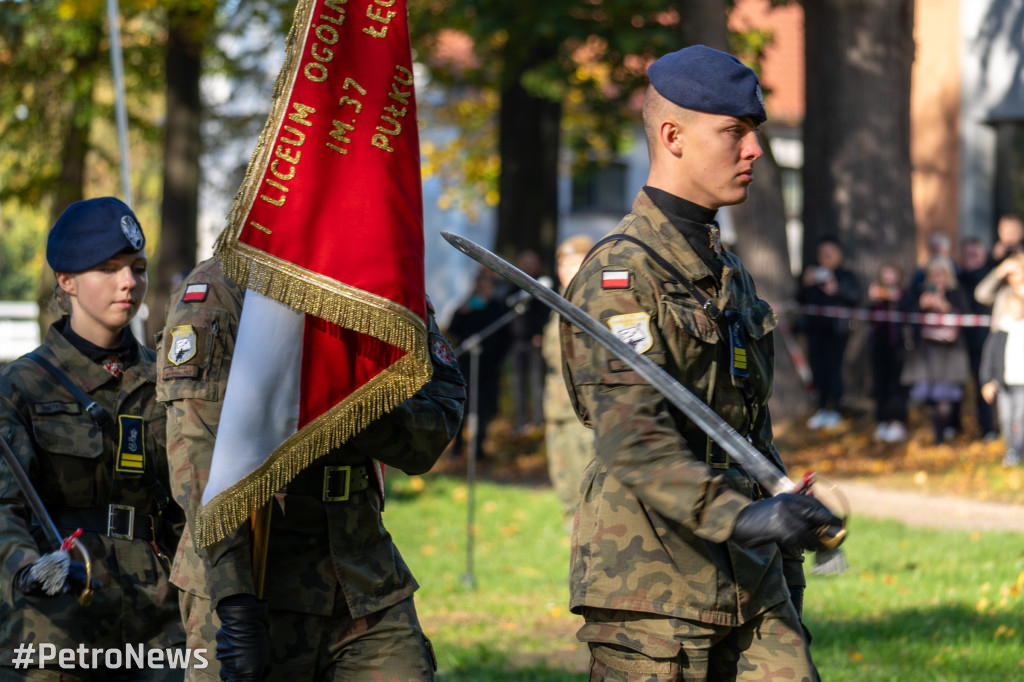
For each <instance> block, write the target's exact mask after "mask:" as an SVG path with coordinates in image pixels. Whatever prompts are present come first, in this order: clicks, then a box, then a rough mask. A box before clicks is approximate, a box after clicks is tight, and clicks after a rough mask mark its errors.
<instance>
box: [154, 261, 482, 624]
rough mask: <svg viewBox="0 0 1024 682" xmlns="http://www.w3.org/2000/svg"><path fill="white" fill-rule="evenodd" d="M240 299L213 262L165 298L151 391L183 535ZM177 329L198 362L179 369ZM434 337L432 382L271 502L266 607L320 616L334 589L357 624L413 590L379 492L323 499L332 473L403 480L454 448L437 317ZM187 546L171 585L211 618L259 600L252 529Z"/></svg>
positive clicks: (187, 538)
mask: <svg viewBox="0 0 1024 682" xmlns="http://www.w3.org/2000/svg"><path fill="white" fill-rule="evenodd" d="M189 285H196V286H198V287H199V288H200V289H201V291H202V292H203V295H202V297H201V298H202V300H186V299H185V297H184V292H185V289H186V288H187V287H188V286H189ZM196 286H193V290H195V289H196ZM244 294H245V290H244V289H243V288H242V287H240V286H239V285H237V284H235V283H234V282H233V281H231V280H230V279H229V278H227V277H226V276H225V275H224V274H223V273H222V271H221V268H220V265H219V263H218V262H217V261H216V260H215V259H211V260H208V261H205V262H203V263H200V264H199V265H198V266H196V268H195V270H193V271H192V273H191V275H190V276H189V277H188V278H187V279H186V281H185V282H183V283H182V286H181V287H180V288H179V289H178V290H177V291H176V292H175V293H174V295H172V297H171V299H170V302H169V305H168V314H167V323H166V328H165V331H164V334H163V335H162V339H161V342H160V344H159V345H158V358H157V359H158V363H159V364H158V367H159V381H158V388H157V391H158V398H159V400H161V401H164V402H166V403H167V406H168V413H167V431H168V441H167V442H168V458H169V460H170V463H171V475H172V481H171V484H172V492H173V495H174V497H175V499H176V500H177V502H178V503H179V504H180V505H181V507H182V508H183V509H184V510H185V516H186V519H187V521H188V526H189V527H191V526H192V524H193V523H194V521H195V513H196V510H197V509H198V508H199V503H200V500H201V499H202V492H203V488H204V486H205V485H206V481H207V477H208V475H209V469H210V462H211V460H212V457H213V446H214V439H215V438H216V434H217V426H218V423H219V420H220V411H221V406H222V400H223V399H224V393H225V390H226V388H227V380H228V370H229V369H230V364H231V358H232V355H233V352H234V347H235V338H236V336H237V332H238V323H239V319H240V316H241V310H242V301H243V298H244ZM181 325H191V326H192V327H193V330H194V333H195V339H196V341H195V351H196V352H195V355H194V356H193V357H191V358H190V359H188V360H187V361H185V362H179V364H177V365H175V364H174V363H172V362H170V361H169V358H168V352H170V350H171V349H169V345H170V344H169V343H168V339H170V338H171V332H170V330H173V329H174V328H175V327H179V326H181ZM429 331H430V343H431V347H432V348H435V349H437V350H439V351H440V352H433V353H432V354H431V357H432V358H433V360H434V375H433V378H432V379H431V381H430V382H428V383H427V384H426V385H425V386H424V387H423V388H421V389H420V390H419V391H418V392H417V393H416V395H414V396H413V397H412V398H410V399H409V400H407V401H405V402H404V403H402V404H400V405H399V406H398V407H397V408H395V410H393V411H392V412H391V413H389V414H387V415H385V416H384V417H381V418H380V419H379V420H378V421H377V422H375V423H374V424H372V425H370V427H368V428H367V429H365V430H364V431H362V432H361V433H360V434H359V435H357V436H356V437H355V438H353V439H351V440H350V441H348V442H347V443H346V444H344V445H343V446H342V447H340V448H338V449H335V450H331V451H329V452H327V453H325V454H324V456H323V457H322V458H321V459H319V460H317V461H316V462H315V463H314V464H313V465H312V466H311V467H309V468H307V469H306V470H304V471H303V472H302V473H300V474H299V475H298V476H297V477H296V478H295V479H294V480H293V481H292V482H291V483H289V484H288V486H287V489H286V490H284V491H280V492H279V493H278V494H277V495H276V496H275V497H276V500H277V502H276V503H275V504H274V505H272V512H271V523H270V540H269V552H268V558H267V568H266V576H267V577H266V581H265V585H264V594H263V596H264V598H265V599H267V600H268V601H269V602H270V605H271V608H274V609H284V610H289V611H297V612H300V613H308V614H316V615H327V614H330V612H331V609H332V607H333V605H334V603H335V595H336V593H337V591H338V590H341V591H342V592H343V594H344V597H345V599H346V602H347V603H348V606H349V609H350V610H351V612H352V615H353V616H354V617H357V618H359V617H363V616H365V615H367V614H370V613H374V612H376V611H378V610H380V609H382V608H385V607H388V606H391V605H393V604H395V603H397V602H399V601H401V600H402V599H405V598H406V597H408V596H409V595H410V594H412V593H413V591H414V590H415V589H416V587H417V585H416V582H415V580H414V579H413V577H412V574H411V573H410V571H409V568H408V567H407V566H406V564H405V561H404V560H403V559H402V557H401V555H400V554H399V552H398V548H397V547H395V544H394V542H393V541H392V539H391V536H390V534H389V533H388V532H387V530H386V529H385V528H384V525H383V523H382V520H381V508H382V500H381V497H380V494H379V492H377V491H376V490H375V487H376V486H375V485H371V486H370V487H369V488H368V489H366V490H362V491H358V492H354V493H352V495H351V497H350V498H349V499H348V500H347V501H345V502H324V501H322V499H321V491H322V480H323V471H324V466H328V465H367V464H369V463H370V462H371V459H376V460H378V461H380V462H383V463H384V464H385V465H387V466H390V467H395V468H398V469H401V470H403V471H405V472H407V473H411V474H419V473H424V472H426V471H428V470H429V469H430V468H431V467H432V466H433V465H434V463H435V462H436V461H437V458H438V457H439V456H440V455H441V453H442V452H443V451H444V449H445V447H446V446H447V445H448V443H449V442H450V440H451V439H452V438H453V437H454V435H455V432H456V430H457V429H458V428H459V426H460V424H461V421H462V408H463V404H464V402H465V399H466V390H465V384H464V382H463V380H462V375H461V374H460V373H459V371H458V369H457V365H456V364H455V360H454V354H453V353H452V352H451V348H450V346H449V345H448V343H447V341H446V340H444V339H443V338H442V337H441V336H440V333H439V332H438V331H437V326H436V325H435V324H434V321H433V315H431V316H430V327H429ZM371 475H372V474H371ZM289 490H291V491H292V492H288V491H289ZM296 491H301V492H296ZM314 491H315V494H314ZM191 537H192V534H191V531H190V529H189V528H188V527H187V528H186V530H185V534H184V535H183V537H182V542H181V545H180V546H179V548H178V554H177V556H176V557H175V561H174V568H173V572H172V578H171V579H172V580H173V582H174V583H175V584H176V585H178V586H179V587H180V588H181V589H183V590H188V591H189V592H192V593H194V594H197V595H199V596H201V597H209V598H210V599H212V601H213V602H214V604H213V605H214V608H216V605H217V603H218V602H219V600H220V599H223V598H224V597H227V596H230V595H232V594H238V593H255V590H254V587H253V580H252V560H251V555H250V552H251V549H250V543H249V528H248V524H244V525H243V527H241V528H239V529H237V530H236V531H235V532H233V533H231V534H230V535H229V536H228V537H227V538H225V539H224V540H222V541H219V542H217V543H214V544H213V545H211V546H210V547H208V548H206V549H203V550H198V551H197V549H196V547H195V545H194V543H193V542H192V540H191Z"/></svg>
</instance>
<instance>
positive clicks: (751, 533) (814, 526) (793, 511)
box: [732, 493, 843, 552]
mask: <svg viewBox="0 0 1024 682" xmlns="http://www.w3.org/2000/svg"><path fill="white" fill-rule="evenodd" d="M842 527H843V520H842V519H840V518H839V517H838V516H836V515H835V514H833V513H832V512H830V511H829V510H828V507H826V506H825V505H823V504H822V503H821V502H818V500H816V499H814V498H813V497H810V496H809V495H797V494H794V493H783V494H781V495H776V496H775V497H769V498H768V499H767V500H758V501H757V502H753V503H751V504H750V505H748V506H747V507H746V508H744V509H743V511H741V512H740V515H739V516H737V517H736V525H735V527H734V528H733V531H732V540H733V542H735V543H736V544H738V545H741V546H744V547H757V546H759V545H765V544H768V543H769V542H776V543H778V544H779V545H780V546H782V547H785V548H787V549H790V550H792V551H800V550H804V549H809V550H813V551H815V552H817V551H820V550H823V549H825V545H823V544H822V542H821V538H822V535H825V536H833V535H835V534H836V533H838V532H839V531H840V530H841V529H842Z"/></svg>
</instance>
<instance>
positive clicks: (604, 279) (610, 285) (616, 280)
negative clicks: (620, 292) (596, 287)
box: [601, 270, 629, 289]
mask: <svg viewBox="0 0 1024 682" xmlns="http://www.w3.org/2000/svg"><path fill="white" fill-rule="evenodd" d="M628 287H629V270H602V271H601V288H602V289H626V288H628Z"/></svg>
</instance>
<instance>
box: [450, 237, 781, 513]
mask: <svg viewBox="0 0 1024 682" xmlns="http://www.w3.org/2000/svg"><path fill="white" fill-rule="evenodd" d="M441 236H442V237H444V239H445V241H447V242H448V243H449V244H451V245H452V246H454V247H455V248H456V249H458V250H459V251H461V252H462V253H464V254H466V255H467V256H469V257H470V258H472V259H473V260H475V261H477V262H478V263H480V264H481V265H484V266H486V267H488V268H490V269H491V270H493V271H494V272H496V273H498V274H499V275H501V276H502V277H504V278H505V279H507V280H508V281H510V282H512V283H513V284H515V285H516V286H518V287H519V288H520V289H522V290H524V291H526V292H528V293H530V294H532V295H533V296H534V298H536V299H538V300H539V301H541V302H542V303H544V304H545V305H546V306H548V307H549V308H551V309H552V310H554V311H555V312H557V313H558V314H559V315H561V316H562V317H564V318H565V319H567V320H568V321H570V322H572V323H573V324H574V325H576V326H577V327H579V328H580V329H582V330H583V331H585V332H587V333H588V334H590V336H592V337H593V338H594V340H595V341H597V342H598V343H600V344H601V345H602V346H604V347H605V348H606V349H608V350H609V351H610V352H611V353H613V354H614V355H615V356H616V357H618V358H619V359H620V360H622V361H623V362H625V363H626V364H627V365H629V366H630V367H631V368H632V369H633V370H635V371H636V372H637V374H639V375H640V376H642V377H643V378H644V379H646V380H647V381H648V382H649V383H650V384H651V385H652V386H654V388H656V389H657V390H658V391H659V392H660V393H661V394H662V395H663V396H665V398H666V399H667V400H668V401H669V402H671V403H672V404H673V405H675V406H676V407H677V408H678V409H679V410H680V411H681V412H682V413H683V414H685V415H686V416H687V417H688V418H689V419H690V420H692V421H693V423H694V424H696V425H697V426H698V427H700V429H701V431H703V432H704V433H706V434H707V435H708V436H709V437H710V438H711V439H712V440H714V441H715V442H716V443H718V445H719V446H720V447H721V448H722V449H723V450H725V451H726V452H727V453H729V455H730V456H731V457H733V459H735V460H736V461H737V462H739V463H740V464H741V465H742V466H743V468H744V469H746V470H747V471H748V472H749V473H750V475H751V476H753V477H754V479H756V480H757V482H758V483H759V484H760V485H761V486H762V487H763V488H765V490H767V491H768V492H770V493H771V494H772V495H778V494H780V493H787V492H793V491H794V490H795V489H796V484H794V483H793V481H792V480H790V478H789V477H788V476H786V475H785V474H784V473H782V472H781V471H780V470H779V469H778V468H777V467H776V466H775V465H774V464H772V463H771V462H770V461H769V460H768V459H767V458H766V457H765V456H764V455H763V454H761V452H760V451H759V450H758V449H757V448H755V447H754V446H753V445H752V444H751V443H750V441H748V440H747V439H746V438H744V437H743V436H741V435H740V434H739V432H738V431H736V429H734V428H733V427H732V426H730V425H729V424H728V422H726V421H725V420H724V419H722V418H721V417H720V416H719V415H718V414H717V413H716V412H715V411H714V410H712V409H711V408H710V407H708V406H707V405H706V404H705V403H704V402H703V401H701V400H700V399H698V398H697V397H696V396H694V395H693V394H692V393H691V392H690V391H688V390H687V389H686V388H685V387H684V386H683V385H682V384H680V383H679V382H678V381H676V380H675V379H674V378H673V377H672V375H670V374H669V373H668V372H666V371H665V370H664V369H662V368H661V367H660V366H658V365H657V364H655V363H654V362H653V361H652V360H651V359H650V358H648V357H647V356H645V355H641V354H640V353H637V352H636V351H635V350H633V349H632V348H631V347H630V346H629V345H627V344H626V343H625V342H624V341H623V340H622V339H620V338H619V337H618V336H616V335H615V334H613V333H612V331H611V330H610V329H608V328H607V327H606V326H605V325H603V324H601V323H600V322H599V321H598V320H596V319H594V318H593V317H591V316H590V315H589V314H587V312H586V311H584V310H583V309H582V308H579V307H578V306H576V305H573V304H572V303H570V302H569V301H568V300H566V299H565V298H563V297H562V296H559V295H558V294H557V293H555V292H554V291H553V290H552V289H550V288H548V287H546V286H544V285H543V284H541V283H540V282H538V281H537V280H535V279H534V278H533V277H530V276H529V275H527V274H526V273H525V272H523V271H522V270H520V269H519V268H517V267H515V266H514V265H512V264H511V263H508V262H507V261H505V260H502V259H501V258H499V257H498V256H497V255H495V254H493V253H491V252H490V251H488V250H487V249H485V248H484V247H482V246H480V245H479V244H476V243H474V242H473V241H471V240H469V239H466V238H465V237H460V236H459V235H456V234H452V233H451V232H442V233H441Z"/></svg>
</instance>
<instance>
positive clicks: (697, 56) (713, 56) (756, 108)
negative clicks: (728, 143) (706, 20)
mask: <svg viewBox="0 0 1024 682" xmlns="http://www.w3.org/2000/svg"><path fill="white" fill-rule="evenodd" d="M647 77H648V78H649V79H650V81H651V85H653V86H654V89H655V90H657V91H658V94H659V95H661V96H662V97H664V98H665V99H667V100H669V101H670V102H672V103H674V104H676V105H678V106H681V107H683V108H685V109H693V110H695V111H703V112H705V113H708V114H724V115H726V116H735V117H736V118H744V117H746V116H749V117H751V118H753V119H754V120H755V121H757V122H758V123H763V122H764V121H765V120H767V118H768V117H767V116H766V115H765V113H764V95H762V93H761V85H760V84H759V83H758V81H757V74H755V73H754V72H753V71H752V70H751V69H750V67H748V66H745V65H743V64H742V63H741V62H740V60H738V59H736V58H735V57H733V56H732V55H731V54H727V53H725V52H721V51H719V50H715V49H712V48H710V47H707V46H705V45H693V46H691V47H684V48H683V49H682V50H678V51H676V52H670V53H669V54H667V55H665V56H663V57H661V58H660V59H658V60H657V61H655V62H654V63H653V64H651V65H650V66H649V67H648V68H647Z"/></svg>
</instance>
